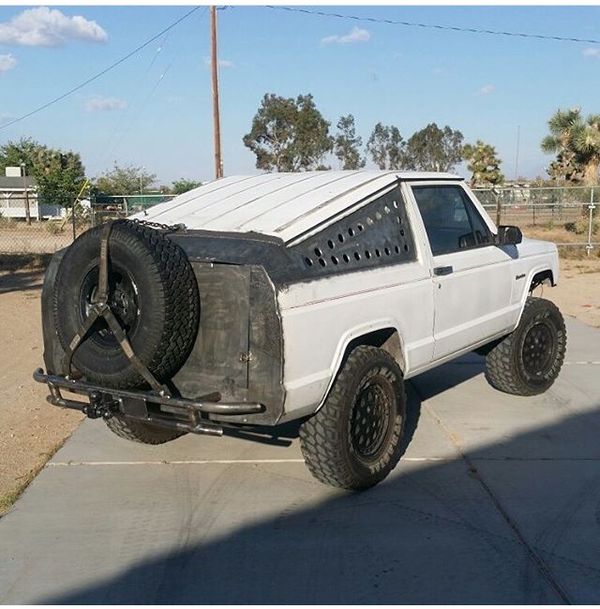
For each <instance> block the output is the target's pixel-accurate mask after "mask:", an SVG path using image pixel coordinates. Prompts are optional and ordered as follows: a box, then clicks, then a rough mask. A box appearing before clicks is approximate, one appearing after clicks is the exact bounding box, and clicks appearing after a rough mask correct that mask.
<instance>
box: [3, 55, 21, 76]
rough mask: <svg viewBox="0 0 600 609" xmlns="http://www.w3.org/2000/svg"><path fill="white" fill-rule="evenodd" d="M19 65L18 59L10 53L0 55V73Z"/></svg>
mask: <svg viewBox="0 0 600 609" xmlns="http://www.w3.org/2000/svg"><path fill="white" fill-rule="evenodd" d="M16 65H17V60H16V59H15V58H14V57H13V56H12V55H11V54H10V53H9V54H8V55H0V74H2V72H8V71H9V70H12V69H13V68H14V67H15V66H16Z"/></svg>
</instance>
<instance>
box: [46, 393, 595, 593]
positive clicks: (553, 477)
mask: <svg viewBox="0 0 600 609" xmlns="http://www.w3.org/2000/svg"><path fill="white" fill-rule="evenodd" d="M415 400H416V401H415ZM411 407H412V408H415V407H416V408H417V409H419V407H420V402H419V400H418V397H416V398H414V399H411ZM599 429H600V404H598V405H597V407H596V409H594V410H592V411H589V412H586V413H583V414H577V415H573V416H570V417H566V418H564V419H563V420H560V421H559V422H557V423H554V424H552V425H547V426H540V427H539V428H537V429H531V430H528V431H527V432H525V433H521V434H519V435H516V436H515V437H512V438H507V439H505V440H503V441H501V442H496V443H492V444H490V445H489V446H483V447H477V450H476V451H474V453H473V454H466V455H463V456H460V455H459V456H457V457H456V458H453V459H447V460H442V461H437V462H436V461H432V462H423V463H421V462H414V461H406V462H401V463H400V465H399V467H398V468H397V470H396V471H395V472H393V474H392V475H391V476H390V477H389V478H388V479H387V480H386V481H384V482H383V483H382V484H380V485H379V486H377V487H375V488H373V489H371V490H368V491H365V492H362V493H350V492H345V491H337V490H333V489H327V488H326V487H320V486H319V485H318V483H316V482H312V481H306V482H304V484H305V486H304V487H302V488H304V489H305V496H304V499H303V500H301V501H295V502H292V504H291V505H288V506H287V507H286V508H282V509H281V510H279V511H277V513H276V514H275V515H272V516H269V517H264V518H263V519H262V520H258V521H257V520H253V519H252V517H251V515H250V514H249V515H248V518H247V519H243V520H246V524H241V525H239V526H233V527H232V528H231V529H229V527H225V529H226V530H227V531H228V532H225V533H222V534H216V533H215V534H211V524H210V523H211V522H214V518H215V515H214V513H213V512H211V507H210V501H207V500H205V498H204V497H202V496H199V497H196V498H193V499H191V500H190V499H189V498H187V499H186V501H191V504H190V506H189V507H188V510H187V511H186V513H185V514H183V515H181V516H180V517H179V518H178V520H180V521H181V523H182V526H183V528H185V531H184V532H182V531H178V529H177V526H176V524H177V523H172V524H173V527H174V528H173V527H172V528H171V529H169V530H173V531H174V533H173V534H174V535H175V536H176V537H177V539H175V538H174V539H173V545H174V549H173V550H172V551H170V552H167V553H164V554H162V555H158V556H153V557H152V558H149V559H144V560H142V561H140V562H139V563H137V564H135V565H134V566H132V567H131V568H129V569H127V570H126V571H124V572H122V573H119V574H118V575H116V576H115V577H113V578H110V579H107V580H105V581H99V582H97V583H95V584H94V585H92V586H89V587H85V588H82V589H79V590H74V591H72V592H70V593H67V594H62V595H58V596H52V597H47V598H42V599H39V600H40V601H41V602H44V603H52V604H73V603H75V604H95V603H106V604H113V603H125V604H130V603H136V604H137V603H152V604H154V603H201V604H223V603H225V604H237V603H243V604H246V603H253V604H254V603H261V604H272V603H286V604H287V603H293V604H297V603H300V604H315V603H323V604H331V603H378V604H379V603H395V604H407V603H415V604H421V603H425V604H442V603H443V604H453V603H494V604H512V603H534V604H548V603H568V602H572V603H597V602H598V601H600V567H599V559H600V535H599V530H598V528H599V526H600V470H599V469H598V460H600V447H599V445H598V442H597V437H598V430H599ZM547 438H551V439H552V441H551V442H547V441H544V442H542V441H541V439H547ZM265 475H266V474H265ZM269 480H270V482H269V484H270V485H273V484H274V485H278V484H279V485H282V489H281V492H282V493H285V483H284V480H285V477H281V478H280V477H277V476H274V477H273V478H272V479H269ZM261 488H262V491H261V490H260V489H257V490H256V492H257V493H260V492H263V491H265V487H261ZM271 488H272V487H271ZM275 493H277V491H275ZM267 496H268V497H272V496H273V495H272V494H270V495H269V494H267ZM238 497H240V495H238ZM315 497H317V499H316V500H315ZM243 508H244V506H238V509H242V510H243ZM220 509H224V508H223V506H221V507H220ZM137 531H138V534H142V533H143V534H144V535H153V534H155V533H156V532H155V531H152V530H147V531H143V532H142V531H141V530H140V529H138V530H137ZM175 531H178V532H177V533H175ZM178 540H179V541H178Z"/></svg>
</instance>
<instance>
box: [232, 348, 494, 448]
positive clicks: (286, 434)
mask: <svg viewBox="0 0 600 609" xmlns="http://www.w3.org/2000/svg"><path fill="white" fill-rule="evenodd" d="M449 368H452V374H451V375H449V374H446V372H447V370H448V369H449ZM484 371H485V359H484V358H483V357H481V356H479V355H477V354H476V353H469V354H467V355H464V356H463V357H461V358H459V359H457V360H454V361H452V362H449V363H447V364H444V365H442V366H438V367H437V368H436V369H434V370H431V371H429V372H424V373H423V374H421V375H419V377H418V378H417V379H414V380H408V381H406V392H407V396H408V400H409V403H410V406H411V407H410V408H409V409H408V413H407V415H408V416H407V421H406V427H405V435H404V444H405V449H406V447H407V446H408V444H409V443H410V441H411V440H412V437H413V434H414V432H415V430H416V428H417V424H418V421H419V416H420V402H421V400H426V399H429V398H431V397H433V396H434V395H437V394H438V393H442V392H444V391H446V390H447V389H450V388H451V387H456V386H458V385H460V384H462V383H464V382H466V381H468V380H469V379H472V378H473V377H475V376H477V375H478V374H483V372H484ZM417 402H418V403H417ZM301 425H302V420H297V421H290V422H289V423H283V424H281V425H278V426H277V427H267V426H260V425H256V426H251V427H250V426H245V427H225V428H224V429H223V435H225V436H230V437H233V438H236V439H238V440H247V441H250V442H257V443H260V444H269V445H272V446H282V447H285V446H290V445H291V444H292V441H293V440H295V439H297V438H298V436H299V435H300V426H301ZM403 452H404V451H403Z"/></svg>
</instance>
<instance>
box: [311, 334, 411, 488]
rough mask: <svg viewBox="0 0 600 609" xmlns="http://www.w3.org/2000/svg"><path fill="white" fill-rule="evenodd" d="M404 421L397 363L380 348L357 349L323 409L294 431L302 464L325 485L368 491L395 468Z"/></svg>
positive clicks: (400, 373) (398, 457) (403, 401)
mask: <svg viewBox="0 0 600 609" xmlns="http://www.w3.org/2000/svg"><path fill="white" fill-rule="evenodd" d="M405 419H406V395H405V392H404V382H403V379H402V371H401V370H400V368H399V366H398V364H397V363H396V361H395V360H394V359H393V358H392V357H391V356H390V355H389V353H387V352H386V351H384V350H382V349H377V348H375V347H370V346H360V347H357V348H356V349H354V351H352V352H351V353H350V355H349V356H348V359H347V360H346V362H345V364H344V365H343V367H342V369H341V371H340V373H339V374H338V376H337V378H336V380H335V382H334V384H333V387H332V388H331V391H330V393H329V396H328V397H327V399H326V401H325V404H324V405H323V407H322V408H321V409H320V410H319V411H318V412H317V413H316V414H315V415H313V416H312V417H311V418H310V419H308V420H307V421H305V422H304V423H303V424H302V426H301V428H300V447H301V449H302V454H303V455H304V458H305V460H306V465H307V467H308V469H309V470H310V472H311V473H312V475H313V476H314V477H315V478H316V479H317V480H319V481H321V482H323V483H325V484H329V485H331V486H337V487H340V488H345V489H350V490H361V489H366V488H369V487H371V486H373V485H375V484H377V483H378V482H380V481H381V480H383V479H384V478H385V477H386V476H387V475H388V474H389V473H390V472H391V471H392V469H394V467H395V466H396V464H397V463H398V460H399V459H400V455H401V453H402V445H401V438H402V435H403V432H404V424H405Z"/></svg>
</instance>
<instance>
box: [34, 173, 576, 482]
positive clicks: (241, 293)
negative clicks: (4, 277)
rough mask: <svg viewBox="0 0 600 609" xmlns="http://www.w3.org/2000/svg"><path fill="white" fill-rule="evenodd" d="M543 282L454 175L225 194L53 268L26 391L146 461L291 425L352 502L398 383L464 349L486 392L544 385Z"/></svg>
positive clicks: (125, 223) (399, 410)
mask: <svg viewBox="0 0 600 609" xmlns="http://www.w3.org/2000/svg"><path fill="white" fill-rule="evenodd" d="M158 223H160V224H158ZM557 281H558V256H557V250H556V246H555V245H553V244H551V243H546V242H543V241H533V240H529V239H523V238H522V236H521V231H520V230H519V229H518V228H516V227H496V226H495V225H494V223H493V222H492V221H491V220H490V218H489V217H488V215H487V214H486V212H485V211H484V209H483V208H482V206H481V204H480V203H479V202H478V201H477V199H476V198H475V196H474V195H473V193H472V192H471V191H470V190H469V188H468V187H467V186H466V185H465V183H464V182H463V181H462V179H460V178H458V177H456V176H453V175H448V174H436V173H404V172H394V171H342V172H338V171H323V172H307V173H295V174H286V173H278V174H263V175H254V176H242V177H228V178H224V179H220V180H217V181H214V182H211V183H208V184H206V185H203V186H201V187H199V188H197V189H194V190H192V191H190V192H188V193H185V194H183V195H180V196H178V197H176V198H175V199H173V200H172V201H169V202H167V203H161V204H159V205H156V206H155V207H153V208H151V209H150V210H148V212H147V213H146V214H138V215H137V217H136V216H134V217H133V218H132V219H129V220H121V221H116V222H113V223H110V224H106V225H103V226H101V227H96V228H93V229H90V230H89V231H87V232H86V233H84V234H83V235H81V236H80V237H79V238H78V239H77V240H76V241H75V242H74V243H73V244H72V245H71V246H70V247H69V248H67V249H66V250H63V251H61V252H59V253H57V254H56V255H55V256H54V258H53V260H52V262H51V264H50V266H49V268H48V270H47V273H46V278H45V283H44V290H43V321H44V342H45V352H44V360H45V364H46V372H45V373H44V371H43V370H42V369H39V370H37V371H36V373H35V374H34V377H35V378H36V380H38V381H40V382H45V383H47V384H48V385H49V387H50V392H51V395H50V396H49V398H48V399H49V401H50V402H51V403H53V404H55V405H58V406H63V407H68V408H78V409H80V410H83V411H84V412H85V413H86V414H87V415H88V416H90V417H92V418H95V417H102V418H104V419H105V420H106V423H107V425H108V426H109V428H110V429H111V430H112V431H114V432H115V433H117V434H118V435H120V436H123V437H125V438H128V439H131V440H136V441H139V442H145V443H149V444H157V443H161V442H165V441H168V440H172V439H174V438H176V437H178V436H180V435H182V434H183V433H187V432H193V433H204V434H214V435H219V434H221V433H222V432H223V429H224V428H226V427H227V428H230V427H233V426H236V427H237V428H238V429H239V428H241V427H245V428H246V429H254V428H256V427H264V426H276V425H278V424H280V423H284V422H287V421H291V420H299V421H301V427H300V445H301V448H302V452H303V454H304V457H305V459H306V463H307V465H308V468H309V469H310V471H311V472H312V473H313V475H314V476H316V477H317V478H318V479H319V480H321V481H323V482H326V483H328V484H332V485H335V486H339V487H343V488H348V489H362V488H366V487H369V486H372V485H373V484H376V483H377V482H379V481H380V480H382V479H383V478H384V477H385V476H386V475H387V474H388V473H389V472H390V471H391V469H392V468H393V467H394V466H395V464H396V463H397V461H398V459H399V458H400V454H401V451H402V449H401V446H402V445H401V438H402V435H403V431H404V428H405V421H406V418H407V417H406V398H405V391H404V382H405V381H406V380H407V379H409V378H411V377H413V376H415V375H417V374H419V373H421V372H423V371H425V370H429V369H430V368H433V367H435V366H438V365H440V364H442V363H444V362H447V361H448V360H450V359H452V358H456V357H458V356H460V355H462V354H464V353H467V352H469V351H473V350H476V351H478V352H479V353H481V354H484V355H485V356H486V365H487V371H486V376H487V378H488V380H489V382H490V383H491V384H492V385H493V386H494V387H496V388H497V389H500V390H502V391H505V392H508V393H513V394H517V395H534V394H538V393H541V392H543V391H545V390H546V389H548V388H549V387H550V385H552V383H553V382H554V380H555V379H556V377H557V376H558V374H559V371H560V368H561V365H562V362H563V359H564V354H565V347H566V332H565V325H564V321H563V318H562V316H561V314H560V312H559V311H558V309H557V308H556V307H555V306H554V305H553V304H552V303H551V302H549V301H547V300H542V299H540V298H532V297H531V296H530V293H531V292H532V290H533V289H534V288H535V287H536V286H538V285H539V284H541V283H548V284H551V285H555V284H556V283H557ZM65 391H67V392H71V393H78V394H81V395H83V396H85V397H86V398H87V399H86V400H85V401H84V402H82V401H76V400H73V399H69V398H65V397H64V396H63V393H64V392H65Z"/></svg>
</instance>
